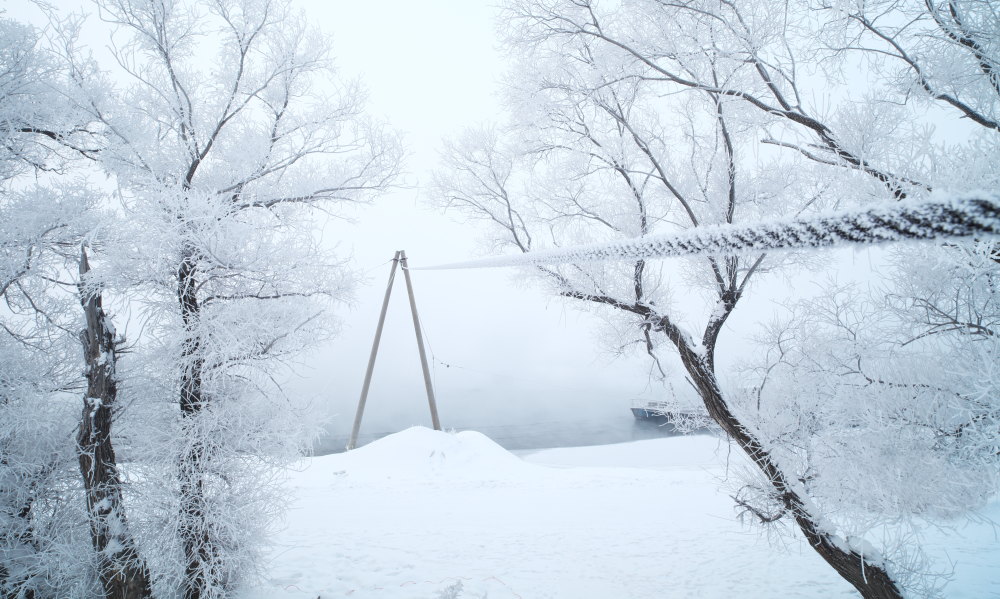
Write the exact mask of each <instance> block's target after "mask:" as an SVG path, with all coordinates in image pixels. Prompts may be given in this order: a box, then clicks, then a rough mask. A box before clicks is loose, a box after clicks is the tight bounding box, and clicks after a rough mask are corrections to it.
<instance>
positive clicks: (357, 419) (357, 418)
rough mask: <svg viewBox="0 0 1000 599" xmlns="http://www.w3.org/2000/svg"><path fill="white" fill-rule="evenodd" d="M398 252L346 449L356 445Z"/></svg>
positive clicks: (396, 264)
mask: <svg viewBox="0 0 1000 599" xmlns="http://www.w3.org/2000/svg"><path fill="white" fill-rule="evenodd" d="M399 254H400V252H398V251H397V252H396V254H395V255H394V256H393V257H392V269H391V270H390V271H389V284H388V285H386V287H385V299H383V300H382V311H381V312H380V313H379V315H378V326H377V327H375V341H374V342H373V343H372V353H371V355H369V356H368V370H366V371H365V382H364V384H363V385H362V386H361V399H360V400H358V411H357V413H356V414H355V415H354V426H353V427H351V439H350V440H349V441H348V442H347V447H346V449H347V450H348V451H350V450H352V449H354V448H355V447H357V446H358V432H359V431H360V430H361V418H362V417H363V416H364V415H365V402H367V401H368V389H370V388H371V385H372V372H374V371H375V356H377V355H378V345H379V343H380V342H381V341H382V327H383V326H385V313H386V311H388V309H389V296H390V295H392V282H393V281H394V280H395V279H396V267H397V266H399Z"/></svg>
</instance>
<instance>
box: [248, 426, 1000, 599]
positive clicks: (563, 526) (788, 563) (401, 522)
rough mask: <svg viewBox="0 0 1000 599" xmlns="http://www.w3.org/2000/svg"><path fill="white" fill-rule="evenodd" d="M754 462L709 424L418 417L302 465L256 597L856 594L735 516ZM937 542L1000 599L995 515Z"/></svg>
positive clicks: (967, 592) (964, 579)
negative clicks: (560, 438)
mask: <svg viewBox="0 0 1000 599" xmlns="http://www.w3.org/2000/svg"><path fill="white" fill-rule="evenodd" d="M741 462H742V458H741V456H739V454H738V452H737V451H735V450H734V451H733V452H730V451H729V448H728V446H727V444H726V443H725V442H724V441H721V440H720V439H718V438H716V437H712V436H707V435H703V436H688V437H668V438H663V439H655V440H648V441H637V442H632V443H624V444H618V445H608V446H595V447H580V448H566V449H550V450H543V451H538V452H533V453H525V454H523V455H521V456H516V455H513V454H511V453H509V452H507V451H506V450H504V449H502V448H501V447H500V446H498V445H497V444H495V443H494V442H493V441H491V440H490V439H489V438H487V437H486V436H484V435H482V434H480V433H476V432H460V433H447V432H437V431H432V430H430V429H426V428H420V427H417V428H411V429H408V430H405V431H403V432H400V433H397V434H395V435H390V436H389V437H386V438H384V439H381V440H379V441H376V442H374V443H371V444H370V445H367V446H365V447H361V448H359V449H356V450H354V451H352V452H349V453H346V454H337V455H329V456H323V457H318V458H310V459H306V460H303V462H302V463H301V464H300V467H299V468H297V469H295V470H293V471H291V472H290V473H289V476H288V480H287V483H286V485H287V490H288V493H289V494H290V497H291V506H290V508H291V509H290V510H289V512H288V514H287V517H286V522H285V528H284V530H282V531H280V532H279V533H278V535H277V544H276V546H275V547H274V549H273V551H272V554H271V564H270V570H269V572H267V574H266V577H265V578H266V580H265V582H264V583H263V584H262V586H260V587H259V588H256V589H253V590H250V591H247V592H245V593H244V594H243V596H242V599H292V598H295V599H306V598H308V599H317V597H318V598H320V599H331V598H334V597H351V598H368V597H371V598H379V599H402V598H407V599H410V598H428V599H440V598H452V599H457V598H472V597H476V598H482V597H489V598H490V599H508V598H522V599H529V598H530V599H536V598H537V599H545V598H567V599H569V598H574V599H587V598H602V599H603V598H631V599H642V598H647V597H648V598H653V597H657V598H661V597H699V598H713V597H718V598H728V597H742V598H747V597H750V598H752V597H762V598H763V597H775V596H780V597H854V596H856V594H855V593H854V591H853V589H852V588H851V587H850V586H849V585H847V583H845V582H844V581H843V580H841V579H840V578H839V577H838V576H837V575H836V574H835V573H834V572H833V570H831V569H830V568H829V567H828V566H827V565H826V564H825V563H824V562H823V561H822V560H821V559H820V558H819V557H818V556H817V555H816V554H815V553H814V552H813V551H812V550H811V549H810V548H809V547H808V546H806V544H805V543H804V542H803V541H802V540H801V539H800V538H797V537H796V538H792V539H788V538H784V537H782V538H781V540H778V541H774V540H771V541H769V540H768V539H767V538H766V537H765V536H763V535H762V534H761V533H760V532H759V531H756V530H752V529H748V528H747V527H746V526H744V525H743V524H741V523H739V522H738V521H737V520H736V513H735V511H734V509H733V502H732V500H731V499H730V498H729V497H728V495H727V494H726V492H725V491H724V490H723V489H722V488H721V485H722V484H723V479H724V477H726V476H727V475H728V472H729V471H730V470H731V469H732V468H733V467H734V466H737V465H739V464H740V463H741ZM985 515H986V516H991V517H992V518H993V519H996V520H1000V503H995V504H993V505H991V506H990V507H989V509H988V510H987V513H986V514H985ZM926 545H927V547H928V548H929V550H930V551H931V553H932V554H933V555H934V556H935V559H936V560H938V561H937V562H936V565H940V566H941V567H943V568H947V569H951V568H952V566H953V567H954V571H955V579H954V581H953V582H952V583H951V584H950V585H949V586H948V588H947V589H946V595H947V596H948V597H957V598H972V597H996V596H1000V573H998V571H997V569H996V568H995V567H994V565H995V564H996V563H1000V542H998V539H997V536H996V534H995V531H994V529H993V528H991V526H990V525H989V524H988V523H987V524H983V523H980V524H976V525H971V524H969V525H964V526H961V527H959V530H957V531H952V532H949V533H947V534H946V533H944V532H941V531H935V532H934V533H933V534H932V535H931V536H930V537H929V540H928V541H927V543H926Z"/></svg>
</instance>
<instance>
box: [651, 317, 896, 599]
mask: <svg viewBox="0 0 1000 599" xmlns="http://www.w3.org/2000/svg"><path fill="white" fill-rule="evenodd" d="M734 303H735V302H734ZM721 322H722V320H720V321H719V323H718V326H711V325H710V327H709V334H708V335H707V336H706V337H707V338H706V339H705V341H704V345H703V347H704V351H703V352H698V351H695V350H694V348H692V347H691V345H690V343H689V342H688V341H687V339H686V337H685V336H684V334H683V333H682V332H681V331H680V329H678V328H677V327H676V326H675V325H674V324H673V323H671V322H670V321H669V320H668V319H667V318H661V319H660V321H659V325H660V326H659V327H658V328H660V329H661V330H663V332H664V333H666V335H667V337H668V338H669V339H670V340H671V341H672V342H673V343H674V345H675V346H676V347H677V350H678V352H679V353H680V357H681V361H682V362H683V364H684V368H685V370H686V371H687V373H688V375H689V376H690V377H691V381H692V382H693V383H694V385H695V387H696V388H697V390H698V393H699V395H700V396H701V399H702V401H703V402H704V404H705V408H707V409H708V413H709V415H710V416H711V417H712V419H713V420H714V421H715V422H716V423H718V424H719V426H721V427H722V430H724V431H725V432H726V433H727V434H728V435H729V436H730V437H732V438H733V439H735V440H736V443H737V444H738V445H739V446H740V448H742V449H743V451H744V452H745V453H746V454H747V455H748V456H750V459H751V460H753V462H754V463H755V464H756V465H757V467H758V468H760V469H761V471H763V472H764V474H765V475H766V476H767V478H768V480H769V481H770V482H771V485H772V486H773V487H774V490H775V491H776V492H777V497H778V498H779V500H780V501H781V503H782V505H783V506H784V508H785V510H786V511H787V512H788V513H789V514H791V515H792V516H793V517H794V518H795V523H796V524H798V527H799V529H800V530H801V531H802V534H803V535H805V537H806V540H808V541H809V544H810V545H812V547H813V549H814V550H815V551H816V553H818V554H819V555H820V557H822V558H823V559H824V560H825V561H826V562H827V563H828V564H830V566H832V567H833V569H834V570H836V571H837V573H838V574H840V575H841V576H842V577H843V578H844V579H845V580H847V582H849V583H851V584H852V585H853V586H854V588H856V589H857V590H858V592H860V593H861V596H862V597H865V598H866V599H902V597H903V594H902V591H901V590H900V589H899V587H898V586H897V585H896V582H895V581H894V580H893V579H892V577H891V576H890V575H889V573H888V572H886V570H885V568H883V567H882V566H880V565H877V564H873V563H871V562H867V561H865V557H864V556H863V555H861V554H860V553H858V552H856V551H854V550H851V549H845V548H844V543H841V542H838V541H839V539H838V538H836V537H835V536H834V535H832V534H830V533H829V532H827V531H824V530H822V529H821V528H820V527H819V525H818V523H817V522H816V520H815V518H814V516H813V515H812V514H810V513H809V510H808V509H807V507H806V502H805V501H804V500H803V497H802V496H801V495H800V494H799V493H798V492H797V491H796V490H795V489H794V488H793V487H792V486H791V485H790V484H789V482H788V479H787V478H786V477H785V475H784V473H783V472H782V471H781V469H780V468H779V467H778V465H777V464H776V463H775V462H774V460H773V459H772V458H771V455H770V454H769V453H768V452H767V451H766V450H765V449H764V447H763V446H762V445H761V443H760V441H759V440H758V439H757V438H756V437H754V436H753V435H752V434H751V433H750V432H749V431H747V430H746V428H744V427H743V425H742V424H741V423H740V421H739V420H738V419H737V418H736V416H735V415H733V413H732V412H731V411H730V409H729V406H728V405H727V404H726V401H725V399H724V398H723V396H722V390H721V389H720V387H719V383H718V380H717V379H716V376H715V364H714V359H713V355H714V351H715V340H716V336H717V334H718V331H719V330H720V329H721Z"/></svg>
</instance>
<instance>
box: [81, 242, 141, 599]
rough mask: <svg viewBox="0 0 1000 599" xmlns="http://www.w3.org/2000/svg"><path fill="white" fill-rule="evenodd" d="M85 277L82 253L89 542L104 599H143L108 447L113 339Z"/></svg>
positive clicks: (84, 456) (137, 559)
mask: <svg viewBox="0 0 1000 599" xmlns="http://www.w3.org/2000/svg"><path fill="white" fill-rule="evenodd" d="M89 271H90V265H89V264H88V262H87V252H86V250H83V251H82V253H81V256H80V280H81V283H80V302H81V304H82V305H83V311H84V314H85V316H86V320H87V328H86V329H84V330H83V331H82V332H81V335H80V339H81V341H82V343H83V353H84V358H85V360H86V375H87V394H86V396H85V397H84V398H83V414H82V415H81V418H80V432H79V435H78V436H77V443H78V450H79V461H80V473H81V474H82V475H83V484H84V489H85V490H86V493H87V512H88V514H89V516H90V536H91V540H92V542H93V546H94V551H96V552H97V555H98V574H99V577H100V580H101V586H102V588H103V589H104V596H105V598H106V599H145V598H147V597H150V596H151V594H152V589H151V585H150V580H149V570H148V569H147V568H146V564H145V562H144V561H143V560H142V558H141V557H140V556H139V552H138V551H137V550H136V547H135V542H134V541H133V539H132V536H131V534H130V533H129V530H128V523H127V520H126V518H125V508H124V506H123V505H122V490H121V486H122V484H121V476H120V475H119V473H118V463H117V460H116V457H115V450H114V446H113V445H112V443H111V426H112V423H113V420H112V417H113V410H114V405H115V400H116V399H117V396H118V382H117V380H116V374H115V366H116V362H117V358H116V354H115V333H114V328H113V327H112V326H111V323H110V322H109V319H108V316H107V314H106V313H105V312H104V309H103V307H102V305H101V303H102V302H101V295H100V294H99V293H88V292H86V291H85V289H84V285H83V278H84V276H85V275H86V274H87V272H89Z"/></svg>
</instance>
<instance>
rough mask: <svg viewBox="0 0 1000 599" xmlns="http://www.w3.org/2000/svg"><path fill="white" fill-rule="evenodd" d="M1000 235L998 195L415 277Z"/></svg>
mask: <svg viewBox="0 0 1000 599" xmlns="http://www.w3.org/2000/svg"><path fill="white" fill-rule="evenodd" d="M998 236H1000V195H997V194H993V193H983V194H975V195H967V196H959V197H946V198H940V197H939V198H935V199H930V200H924V201H914V202H911V201H901V202H895V203H892V204H880V205H878V206H872V207H867V208H863V209H855V210H845V211H840V212H827V213H821V214H817V215H814V216H810V217H803V218H785V219H774V220H768V221H762V222H759V223H754V224H748V225H738V226H737V225H709V226H703V227H698V228H695V229H690V230H687V231H681V232H678V233H662V234H653V235H647V236H645V237H637V238H633V239H627V240H623V241H614V242H609V243H599V244H591V245H581V246H574V247H567V248H558V249H550V250H539V251H534V252H528V253H524V254H515V255H510V256H495V257H491V258H483V259H480V260H470V261H466V262H456V263H452V264H442V265H436V266H423V267H414V268H413V269H412V270H447V269H465V268H497V267H503V266H538V265H544V264H565V263H572V262H593V261H603V260H638V259H648V258H668V257H676V256H700V255H733V254H745V253H759V252H762V251H773V250H795V249H805V248H824V247H832V246H843V245H851V244H854V245H873V244H884V243H894V242H901V241H907V240H933V239H955V238H969V237H972V238H987V237H998Z"/></svg>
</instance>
